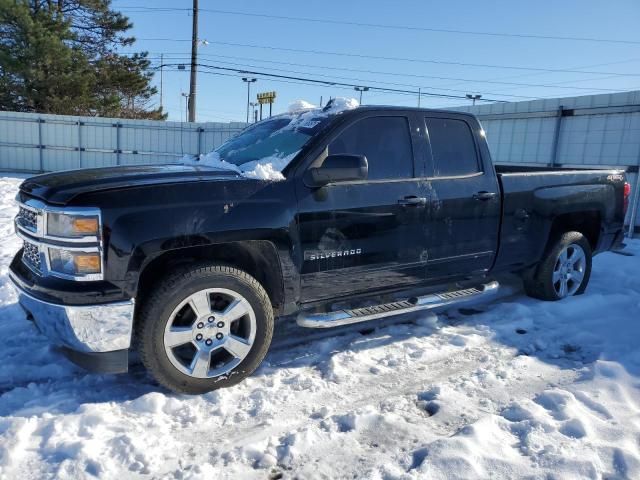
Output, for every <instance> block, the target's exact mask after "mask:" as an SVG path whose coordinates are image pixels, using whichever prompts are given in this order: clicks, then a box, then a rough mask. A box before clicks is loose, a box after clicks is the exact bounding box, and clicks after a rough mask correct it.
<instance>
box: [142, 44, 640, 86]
mask: <svg viewBox="0 0 640 480" xmlns="http://www.w3.org/2000/svg"><path fill="white" fill-rule="evenodd" d="M140 40H146V41H156V42H162V41H167V42H183V41H189V42H190V41H191V40H183V39H172V38H141V39H140ZM207 42H208V43H213V44H216V45H226V46H230V47H242V48H258V49H263V50H277V51H283V52H295V53H310V54H314V55H333V56H340V57H351V58H368V59H373V60H391V61H402V62H412V63H431V64H437V65H455V66H463V67H479V68H496V69H505V70H528V71H532V72H550V73H581V74H593V75H615V76H621V77H640V73H622V72H593V71H586V70H572V69H560V68H540V67H518V66H514V65H493V64H483V63H464V62H450V61H446V60H427V59H422V58H408V57H386V56H379V55H365V54H361V53H347V52H331V51H326V50H304V49H299V48H290V47H273V46H268V45H253V44H248V43H233V42H222V41H216V40H207Z"/></svg>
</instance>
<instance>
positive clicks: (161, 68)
mask: <svg viewBox="0 0 640 480" xmlns="http://www.w3.org/2000/svg"><path fill="white" fill-rule="evenodd" d="M163 69H164V54H163V53H161V54H160V110H162V70H163Z"/></svg>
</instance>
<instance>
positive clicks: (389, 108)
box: [350, 105, 475, 117]
mask: <svg viewBox="0 0 640 480" xmlns="http://www.w3.org/2000/svg"><path fill="white" fill-rule="evenodd" d="M362 111H385V112H406V111H413V112H424V113H444V114H449V115H459V116H460V115H463V116H467V117H475V115H474V114H472V113H469V112H463V111H459V110H446V109H440V108H424V107H400V106H396V105H362V106H359V107H357V108H354V109H352V110H350V112H362Z"/></svg>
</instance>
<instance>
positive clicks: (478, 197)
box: [473, 191, 498, 201]
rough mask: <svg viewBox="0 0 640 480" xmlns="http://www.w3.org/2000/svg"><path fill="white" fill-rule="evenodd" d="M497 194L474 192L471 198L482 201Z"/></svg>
mask: <svg viewBox="0 0 640 480" xmlns="http://www.w3.org/2000/svg"><path fill="white" fill-rule="evenodd" d="M497 195H498V194H497V193H495V192H484V191H482V192H478V193H474V194H473V199H474V200H482V201H487V200H491V199H492V198H494V197H496V196H497Z"/></svg>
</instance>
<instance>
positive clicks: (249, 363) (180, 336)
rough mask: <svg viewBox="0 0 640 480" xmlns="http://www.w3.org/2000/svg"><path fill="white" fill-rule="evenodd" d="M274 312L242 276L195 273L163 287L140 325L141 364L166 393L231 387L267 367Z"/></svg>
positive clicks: (203, 268)
mask: <svg viewBox="0 0 640 480" xmlns="http://www.w3.org/2000/svg"><path fill="white" fill-rule="evenodd" d="M272 335H273V309H272V307H271V303H270V301H269V297H268V296H267V293H266V292H265V290H264V288H263V287H262V285H260V283H258V281H257V280H256V279H254V278H253V277H252V276H250V275H248V274H247V273H246V272H243V271H241V270H238V269H235V268H232V267H227V266H222V265H198V266H195V267H192V268H188V269H186V270H183V271H180V272H177V273H175V274H173V275H171V276H169V277H168V278H166V279H165V280H163V281H161V282H160V283H159V285H158V286H157V287H156V288H155V290H154V292H153V294H152V295H151V296H150V297H149V298H148V299H147V300H146V301H145V302H144V304H143V305H142V308H141V312H140V316H139V318H138V322H137V328H136V336H137V343H138V350H139V352H140V357H141V359H142V362H143V364H144V365H145V367H146V368H147V370H148V371H149V372H150V373H151V374H152V376H153V377H154V378H155V379H156V380H157V381H158V382H159V383H160V384H162V385H164V386H165V387H167V388H169V389H171V390H173V391H175V392H181V393H191V394H198V393H204V392H208V391H211V390H215V389H217V388H221V387H228V386H231V385H234V384H236V383H238V382H240V381H241V380H243V379H244V378H246V377H247V376H249V375H250V374H251V373H252V372H253V371H254V370H255V369H256V368H257V367H258V366H259V365H260V363H261V362H262V360H263V359H264V357H265V355H266V353H267V350H268V348H269V345H270V343H271V337H272Z"/></svg>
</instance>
